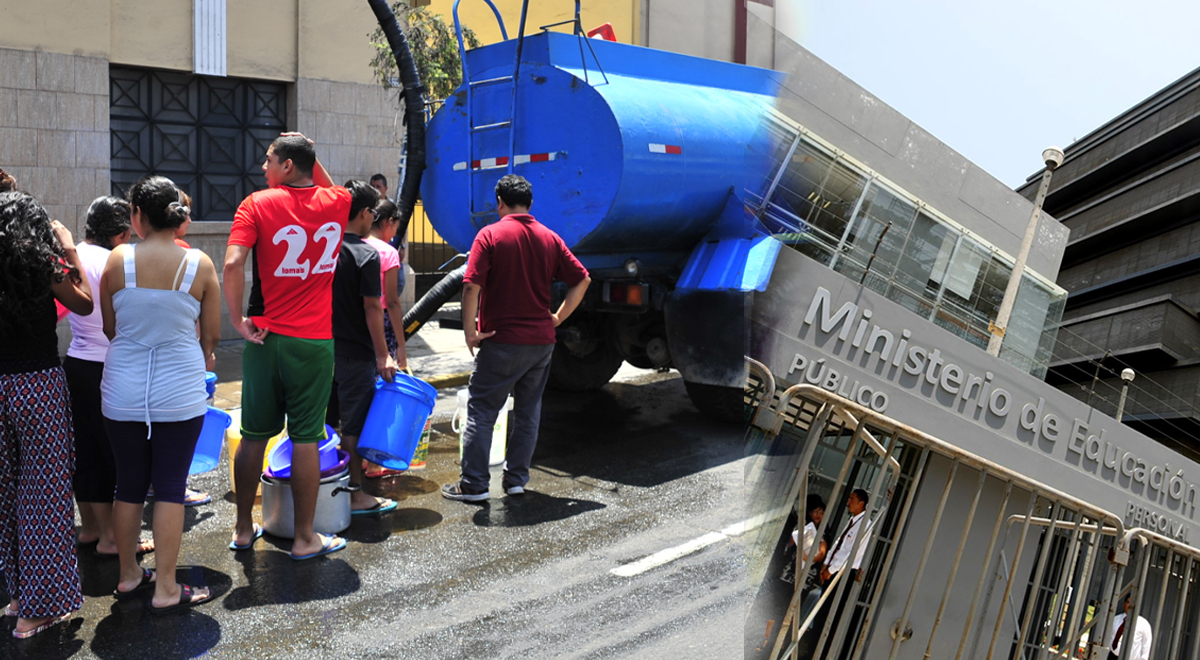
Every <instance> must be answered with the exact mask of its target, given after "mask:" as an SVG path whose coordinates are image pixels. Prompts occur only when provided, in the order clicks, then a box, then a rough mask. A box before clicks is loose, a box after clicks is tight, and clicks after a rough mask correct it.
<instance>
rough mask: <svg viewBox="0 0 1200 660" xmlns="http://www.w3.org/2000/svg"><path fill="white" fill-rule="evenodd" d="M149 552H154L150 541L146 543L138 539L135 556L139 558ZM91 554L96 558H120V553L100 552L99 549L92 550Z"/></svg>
mask: <svg viewBox="0 0 1200 660" xmlns="http://www.w3.org/2000/svg"><path fill="white" fill-rule="evenodd" d="M147 546H149V547H147ZM150 552H154V544H153V543H152V542H151V541H147V540H146V539H138V550H137V554H138V555H139V556H140V555H144V554H147V553H150ZM92 554H94V555H96V556H97V557H114V558H115V557H120V556H121V553H119V552H100V550H99V549H96V550H93V551H92Z"/></svg>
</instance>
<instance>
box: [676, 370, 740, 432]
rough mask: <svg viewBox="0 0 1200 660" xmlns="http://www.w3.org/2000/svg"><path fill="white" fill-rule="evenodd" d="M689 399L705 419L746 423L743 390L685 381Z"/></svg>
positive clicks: (684, 384)
mask: <svg viewBox="0 0 1200 660" xmlns="http://www.w3.org/2000/svg"><path fill="white" fill-rule="evenodd" d="M683 386H684V387H686V388H687V393H688V398H689V399H691V400H692V405H694V406H696V408H698V409H699V410H700V412H701V414H703V415H704V416H705V417H708V418H709V419H713V420H716V421H719V422H741V421H744V411H743V407H744V406H743V403H742V388H740V387H722V386H720V385H705V384H703V383H693V382H691V381H686V380H685V381H683Z"/></svg>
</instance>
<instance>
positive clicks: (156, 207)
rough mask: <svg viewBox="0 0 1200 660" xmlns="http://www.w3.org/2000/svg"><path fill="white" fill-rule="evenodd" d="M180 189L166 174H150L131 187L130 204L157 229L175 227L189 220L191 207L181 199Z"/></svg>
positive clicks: (128, 197)
mask: <svg viewBox="0 0 1200 660" xmlns="http://www.w3.org/2000/svg"><path fill="white" fill-rule="evenodd" d="M181 194H182V193H180V191H179V189H178V188H176V187H175V183H174V182H173V181H171V180H170V179H168V178H167V177H165V176H157V175H153V176H148V177H144V178H142V179H140V180H139V181H138V182H137V183H135V184H133V185H132V186H130V188H129V192H128V193H127V194H126V198H127V199H128V200H129V204H130V205H131V206H132V207H133V208H135V209H137V210H139V211H141V213H142V215H143V216H144V217H145V218H146V220H147V222H149V223H150V226H151V227H152V228H154V229H155V230H156V231H163V230H165V229H175V228H177V227H179V226H180V225H182V224H183V223H184V222H186V221H187V219H188V215H189V214H190V213H191V209H190V208H188V207H187V205H185V204H184V203H183V202H182V201H180V195H181Z"/></svg>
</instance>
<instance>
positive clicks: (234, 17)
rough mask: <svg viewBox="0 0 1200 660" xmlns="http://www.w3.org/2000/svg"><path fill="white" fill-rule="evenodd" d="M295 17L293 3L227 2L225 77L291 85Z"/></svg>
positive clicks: (297, 13) (296, 33)
mask: <svg viewBox="0 0 1200 660" xmlns="http://www.w3.org/2000/svg"><path fill="white" fill-rule="evenodd" d="M330 4H342V3H341V2H331V3H330ZM363 4H366V3H363ZM299 17H300V7H299V3H298V2H297V1H296V0H253V1H252V2H237V1H228V0H227V2H226V16H225V23H226V28H227V31H226V33H225V41H226V49H225V50H226V55H225V56H226V67H227V71H226V73H228V74H229V75H231V76H237V77H239V78H259V79H263V80H286V81H294V80H295V79H296V70H297V64H296V59H297V51H298V48H297V39H298V38H299V29H298V28H297V22H298V21H299ZM189 29H191V28H190V26H189Z"/></svg>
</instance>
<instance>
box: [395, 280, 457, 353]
mask: <svg viewBox="0 0 1200 660" xmlns="http://www.w3.org/2000/svg"><path fill="white" fill-rule="evenodd" d="M466 274H467V266H466V264H463V265H462V266H459V267H458V268H455V269H454V270H452V271H450V272H449V273H447V274H446V276H445V277H443V278H442V279H441V281H439V282H438V283H437V284H435V285H433V288H432V289H430V290H429V293H427V294H425V295H423V296H421V299H420V300H418V301H417V304H415V305H413V307H412V309H410V310H408V313H407V314H405V315H404V340H405V341H408V338H409V337H412V336H413V335H415V334H417V332H418V331H419V330H420V329H421V326H423V325H425V323H426V321H428V320H429V319H430V317H432V316H433V314H434V312H436V311H438V310H439V309H441V308H442V305H444V304H446V301H447V300H450V299H451V298H453V297H454V294H456V293H458V290H459V289H461V288H462V282H463V277H464V276H465V275H466Z"/></svg>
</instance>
